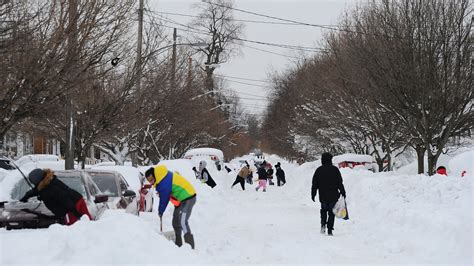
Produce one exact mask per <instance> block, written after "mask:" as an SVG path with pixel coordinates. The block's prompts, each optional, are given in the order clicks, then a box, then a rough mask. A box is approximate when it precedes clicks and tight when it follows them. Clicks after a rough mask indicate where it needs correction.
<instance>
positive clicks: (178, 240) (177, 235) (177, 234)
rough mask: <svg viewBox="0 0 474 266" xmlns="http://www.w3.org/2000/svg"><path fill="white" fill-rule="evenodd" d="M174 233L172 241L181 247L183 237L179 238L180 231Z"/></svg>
mask: <svg viewBox="0 0 474 266" xmlns="http://www.w3.org/2000/svg"><path fill="white" fill-rule="evenodd" d="M175 235H176V240H175V241H174V243H175V244H176V246H178V247H181V246H182V245H183V239H182V238H181V231H179V232H175Z"/></svg>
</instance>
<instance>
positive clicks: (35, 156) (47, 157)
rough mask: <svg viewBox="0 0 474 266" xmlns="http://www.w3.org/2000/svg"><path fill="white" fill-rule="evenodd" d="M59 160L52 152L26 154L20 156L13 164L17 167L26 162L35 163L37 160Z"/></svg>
mask: <svg viewBox="0 0 474 266" xmlns="http://www.w3.org/2000/svg"><path fill="white" fill-rule="evenodd" d="M59 160H60V158H59V156H57V155H53V154H28V155H24V156H22V157H20V158H19V159H18V160H16V161H15V164H16V165H18V167H21V166H22V165H24V164H26V163H37V162H45V161H47V162H58V161H59Z"/></svg>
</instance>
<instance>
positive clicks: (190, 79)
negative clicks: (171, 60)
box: [187, 56, 193, 89]
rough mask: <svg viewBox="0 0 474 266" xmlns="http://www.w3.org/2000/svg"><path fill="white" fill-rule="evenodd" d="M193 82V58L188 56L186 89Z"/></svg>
mask: <svg viewBox="0 0 474 266" xmlns="http://www.w3.org/2000/svg"><path fill="white" fill-rule="evenodd" d="M192 82H193V58H192V57H191V56H189V58H188V82H187V83H188V89H190V88H191V84H192Z"/></svg>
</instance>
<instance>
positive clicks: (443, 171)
mask: <svg viewBox="0 0 474 266" xmlns="http://www.w3.org/2000/svg"><path fill="white" fill-rule="evenodd" d="M436 173H437V174H438V175H445V176H448V173H447V172H446V167H444V166H440V167H438V168H437V169H436Z"/></svg>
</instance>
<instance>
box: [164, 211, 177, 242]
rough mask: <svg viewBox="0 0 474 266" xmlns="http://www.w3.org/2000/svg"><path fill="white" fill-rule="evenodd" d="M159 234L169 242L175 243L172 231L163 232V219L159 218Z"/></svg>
mask: <svg viewBox="0 0 474 266" xmlns="http://www.w3.org/2000/svg"><path fill="white" fill-rule="evenodd" d="M160 233H161V234H162V235H163V236H164V237H165V238H166V239H168V240H169V241H173V242H175V241H176V235H175V233H174V231H166V232H163V218H162V217H160Z"/></svg>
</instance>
